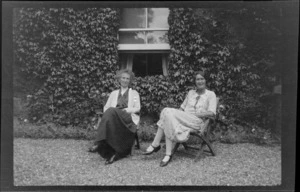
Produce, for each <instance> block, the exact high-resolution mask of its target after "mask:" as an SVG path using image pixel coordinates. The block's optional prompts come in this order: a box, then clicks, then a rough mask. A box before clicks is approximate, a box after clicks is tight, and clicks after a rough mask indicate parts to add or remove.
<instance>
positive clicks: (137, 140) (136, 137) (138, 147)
mask: <svg viewBox="0 0 300 192" xmlns="http://www.w3.org/2000/svg"><path fill="white" fill-rule="evenodd" d="M135 141H136V145H135V148H136V149H140V141H139V136H138V134H137V132H136V133H135Z"/></svg>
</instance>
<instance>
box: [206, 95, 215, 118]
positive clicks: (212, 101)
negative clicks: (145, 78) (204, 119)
mask: <svg viewBox="0 0 300 192" xmlns="http://www.w3.org/2000/svg"><path fill="white" fill-rule="evenodd" d="M207 111H211V112H213V113H214V114H215V115H216V114H217V112H216V111H217V96H216V94H215V92H212V94H211V95H210V96H209V98H208V109H207Z"/></svg>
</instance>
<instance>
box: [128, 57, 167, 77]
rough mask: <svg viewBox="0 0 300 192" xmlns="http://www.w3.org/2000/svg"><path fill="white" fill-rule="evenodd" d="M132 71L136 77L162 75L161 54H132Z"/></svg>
mask: <svg viewBox="0 0 300 192" xmlns="http://www.w3.org/2000/svg"><path fill="white" fill-rule="evenodd" d="M132 71H133V72H134V74H135V75H136V76H137V77H145V76H152V75H162V74H163V68H162V54H155V53H153V54H149V53H148V54H145V53H139V54H134V55H133V61H132Z"/></svg>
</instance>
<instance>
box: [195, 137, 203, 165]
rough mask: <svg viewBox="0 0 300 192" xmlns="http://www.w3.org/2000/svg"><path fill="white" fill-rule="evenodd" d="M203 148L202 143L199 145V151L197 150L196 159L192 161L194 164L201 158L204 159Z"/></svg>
mask: <svg viewBox="0 0 300 192" xmlns="http://www.w3.org/2000/svg"><path fill="white" fill-rule="evenodd" d="M203 147H204V143H203V142H202V143H201V144H200V149H199V151H198V153H197V154H196V157H195V159H194V161H195V162H196V161H198V160H199V159H201V157H205V156H204V154H203Z"/></svg>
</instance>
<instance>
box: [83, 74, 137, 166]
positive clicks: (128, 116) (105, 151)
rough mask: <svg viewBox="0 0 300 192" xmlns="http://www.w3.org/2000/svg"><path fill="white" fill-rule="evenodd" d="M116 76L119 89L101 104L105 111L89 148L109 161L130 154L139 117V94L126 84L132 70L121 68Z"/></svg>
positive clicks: (111, 161) (131, 78) (128, 81)
mask: <svg viewBox="0 0 300 192" xmlns="http://www.w3.org/2000/svg"><path fill="white" fill-rule="evenodd" d="M116 77H117V78H118V80H119V82H120V85H121V86H120V89H117V90H115V91H113V92H111V94H110V95H109V98H108V100H107V102H106V104H105V106H104V114H103V116H102V119H101V122H100V124H99V127H98V130H97V136H96V140H95V145H94V146H93V147H91V148H90V149H89V151H90V152H98V153H99V154H100V155H101V156H102V157H103V158H105V159H106V162H105V164H106V165H107V164H111V163H113V162H114V161H117V160H119V159H121V158H123V157H126V156H127V155H129V154H130V152H131V148H132V146H133V144H134V139H135V133H136V130H137V124H138V122H139V120H140V117H139V115H138V114H137V113H138V112H139V111H140V108H141V107H140V106H141V105H140V96H139V94H138V92H137V91H135V90H133V89H131V88H129V86H130V85H131V82H132V81H133V78H134V74H133V73H132V72H131V71H129V70H126V69H125V70H120V71H119V72H118V73H117V75H116Z"/></svg>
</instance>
